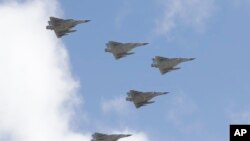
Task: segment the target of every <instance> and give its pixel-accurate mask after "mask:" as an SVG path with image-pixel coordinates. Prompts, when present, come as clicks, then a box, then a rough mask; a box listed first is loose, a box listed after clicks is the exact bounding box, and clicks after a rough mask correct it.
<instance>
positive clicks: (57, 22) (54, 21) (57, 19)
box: [50, 17, 64, 26]
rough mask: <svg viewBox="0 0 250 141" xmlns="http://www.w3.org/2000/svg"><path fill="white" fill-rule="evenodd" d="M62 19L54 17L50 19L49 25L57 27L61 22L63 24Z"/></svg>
mask: <svg viewBox="0 0 250 141" xmlns="http://www.w3.org/2000/svg"><path fill="white" fill-rule="evenodd" d="M63 21H64V20H63V19H59V18H55V17H50V23H51V25H53V26H56V25H59V24H60V23H61V22H63Z"/></svg>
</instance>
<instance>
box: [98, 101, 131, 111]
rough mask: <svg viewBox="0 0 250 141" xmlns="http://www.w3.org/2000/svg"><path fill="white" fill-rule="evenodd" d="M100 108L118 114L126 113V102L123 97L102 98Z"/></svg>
mask: <svg viewBox="0 0 250 141" xmlns="http://www.w3.org/2000/svg"><path fill="white" fill-rule="evenodd" d="M101 108H102V111H103V112H104V113H108V112H115V113H117V114H120V115H124V114H126V113H128V111H129V109H128V102H127V101H126V100H125V98H124V97H116V98H114V99H110V100H103V101H102V103H101Z"/></svg>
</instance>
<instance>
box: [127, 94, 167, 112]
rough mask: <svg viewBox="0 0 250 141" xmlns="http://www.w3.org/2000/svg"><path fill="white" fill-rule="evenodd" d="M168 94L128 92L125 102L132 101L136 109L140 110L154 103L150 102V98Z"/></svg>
mask: <svg viewBox="0 0 250 141" xmlns="http://www.w3.org/2000/svg"><path fill="white" fill-rule="evenodd" d="M167 93H168V92H140V91H135V90H130V91H129V92H128V93H127V94H128V97H127V98H126V100H127V101H132V102H134V104H135V107H136V108H140V107H141V106H146V105H147V104H151V103H154V101H150V100H151V99H152V98H154V97H156V96H159V95H165V94H167Z"/></svg>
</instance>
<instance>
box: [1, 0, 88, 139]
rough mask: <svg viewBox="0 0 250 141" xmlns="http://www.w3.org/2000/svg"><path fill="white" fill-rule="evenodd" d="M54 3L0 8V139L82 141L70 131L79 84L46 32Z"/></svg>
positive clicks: (62, 51) (60, 47) (55, 41)
mask: <svg viewBox="0 0 250 141" xmlns="http://www.w3.org/2000/svg"><path fill="white" fill-rule="evenodd" d="M55 5H57V1H53V0H45V1H44V0H36V1H26V2H25V3H20V2H19V3H18V2H15V1H11V3H8V2H5V3H2V4H1V5H0V16H1V22H0V31H1V34H0V38H1V42H0V70H1V71H0V78H1V79H0V86H1V87H0V115H1V116H0V136H1V137H2V138H4V139H5V140H8V141H9V140H12V141H55V140H60V141H72V140H74V141H87V140H90V137H89V135H86V136H85V135H82V134H78V133H74V132H72V131H71V130H70V127H69V124H68V123H69V120H70V115H71V110H70V108H69V107H67V108H65V105H66V103H67V105H71V104H73V103H70V102H71V101H74V100H73V99H74V98H75V96H74V95H75V94H76V90H77V87H78V83H77V82H76V81H75V80H74V79H73V78H72V76H71V73H70V69H69V64H68V55H67V51H66V50H65V49H64V46H63V44H62V43H61V42H60V41H59V40H58V39H56V38H55V35H54V33H53V32H51V31H47V30H46V29H45V26H46V24H47V20H48V17H49V16H50V15H54V14H55V12H56V11H57V7H56V6H55Z"/></svg>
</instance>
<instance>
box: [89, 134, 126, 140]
mask: <svg viewBox="0 0 250 141" xmlns="http://www.w3.org/2000/svg"><path fill="white" fill-rule="evenodd" d="M129 136H131V135H130V134H110V135H107V134H103V133H94V134H93V135H92V138H93V139H92V140H91V141H117V140H119V139H120V138H124V137H129Z"/></svg>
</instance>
